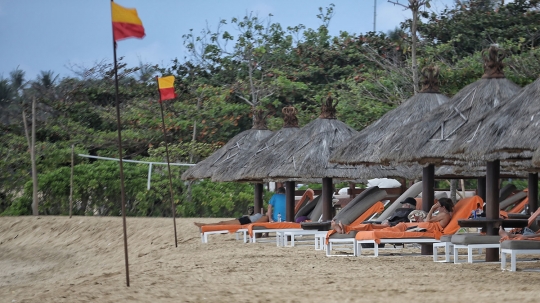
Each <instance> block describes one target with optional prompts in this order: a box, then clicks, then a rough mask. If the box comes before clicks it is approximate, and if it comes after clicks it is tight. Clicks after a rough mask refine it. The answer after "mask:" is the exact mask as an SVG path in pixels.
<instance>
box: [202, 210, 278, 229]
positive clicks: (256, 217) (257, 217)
mask: <svg viewBox="0 0 540 303" xmlns="http://www.w3.org/2000/svg"><path fill="white" fill-rule="evenodd" d="M253 212H254V211H253V206H250V207H248V215H245V216H242V217H240V218H238V219H233V220H226V221H220V222H217V223H199V222H193V224H195V226H197V227H203V226H206V225H246V224H251V223H255V222H268V216H263V215H262V214H260V213H256V214H254V213H253Z"/></svg>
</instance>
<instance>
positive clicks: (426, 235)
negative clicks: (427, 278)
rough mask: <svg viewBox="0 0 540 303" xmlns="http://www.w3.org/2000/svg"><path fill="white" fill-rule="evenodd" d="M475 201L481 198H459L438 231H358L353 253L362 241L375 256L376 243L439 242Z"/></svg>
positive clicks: (357, 251)
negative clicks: (372, 250) (450, 216)
mask: <svg viewBox="0 0 540 303" xmlns="http://www.w3.org/2000/svg"><path fill="white" fill-rule="evenodd" d="M477 203H483V201H482V199H481V198H480V197H479V196H473V197H469V198H464V199H462V200H460V201H459V202H458V203H457V204H456V205H455V207H454V213H453V215H452V220H450V222H449V223H448V225H447V226H446V227H445V228H444V229H443V230H442V231H438V230H436V229H429V230H428V231H426V232H408V231H394V230H392V229H389V230H388V229H387V230H385V229H379V230H371V231H359V232H358V233H357V234H356V236H355V238H354V239H355V242H354V246H355V248H354V252H355V255H357V256H359V255H361V244H362V243H372V244H373V245H374V254H375V256H378V244H380V243H384V244H386V243H391V244H395V243H422V244H429V243H431V244H433V243H439V242H440V238H441V236H442V235H452V234H455V233H456V232H457V231H458V230H459V225H458V224H457V221H458V220H460V219H465V218H468V217H469V214H470V213H471V212H472V210H474V209H476V205H477ZM424 223H425V222H424ZM417 225H419V226H420V225H422V223H418V224H417ZM428 226H429V225H428ZM439 228H440V226H439ZM327 251H328V248H327ZM327 255H328V253H327Z"/></svg>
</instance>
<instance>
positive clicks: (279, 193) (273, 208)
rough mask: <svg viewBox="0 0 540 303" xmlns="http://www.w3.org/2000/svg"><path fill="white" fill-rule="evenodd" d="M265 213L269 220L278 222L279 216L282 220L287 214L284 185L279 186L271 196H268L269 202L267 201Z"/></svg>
mask: <svg viewBox="0 0 540 303" xmlns="http://www.w3.org/2000/svg"><path fill="white" fill-rule="evenodd" d="M266 215H267V216H268V221H269V222H278V221H279V218H278V217H281V221H282V222H284V221H285V218H286V217H287V214H286V202H285V188H284V187H279V188H278V189H277V190H276V193H275V194H274V195H273V196H272V198H270V202H268V212H267V214H266Z"/></svg>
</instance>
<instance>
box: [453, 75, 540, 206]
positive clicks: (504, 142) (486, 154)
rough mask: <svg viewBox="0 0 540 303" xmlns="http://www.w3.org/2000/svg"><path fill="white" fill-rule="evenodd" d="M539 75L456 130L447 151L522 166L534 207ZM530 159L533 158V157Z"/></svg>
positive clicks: (538, 143)
mask: <svg viewBox="0 0 540 303" xmlns="http://www.w3.org/2000/svg"><path fill="white" fill-rule="evenodd" d="M539 112H540V79H537V80H536V81H534V82H533V83H531V84H529V85H527V86H525V87H524V88H523V89H521V90H520V91H519V92H518V93H517V94H516V95H515V96H513V97H511V98H509V99H508V100H507V101H506V102H504V103H502V104H500V105H498V106H496V107H495V108H493V109H492V110H491V111H489V112H487V113H485V114H484V115H482V116H481V117H479V118H478V119H477V121H476V125H478V126H476V127H475V125H468V126H467V127H464V128H463V130H461V132H460V140H456V141H455V142H454V143H453V144H452V146H451V149H450V151H451V152H452V153H454V156H456V157H458V158H460V159H463V160H466V161H471V162H474V163H476V164H481V165H485V164H486V162H487V163H490V162H495V161H501V166H502V167H503V168H507V169H511V168H512V167H513V169H515V170H520V169H521V170H526V171H529V172H531V173H530V174H529V185H530V188H529V208H530V210H531V211H535V210H536V209H537V208H538V201H537V195H536V194H534V193H537V191H538V174H537V172H538V171H540V168H538V167H534V166H533V164H532V162H531V159H532V158H533V153H535V151H536V150H537V148H538V147H540V117H539V114H538V113H539ZM533 162H534V159H533Z"/></svg>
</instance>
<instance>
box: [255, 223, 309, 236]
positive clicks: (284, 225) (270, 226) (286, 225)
mask: <svg viewBox="0 0 540 303" xmlns="http://www.w3.org/2000/svg"><path fill="white" fill-rule="evenodd" d="M256 226H260V227H264V228H267V229H287V228H302V226H301V225H300V223H295V222H261V223H252V224H248V225H247V229H248V233H249V235H250V236H251V237H253V227H256Z"/></svg>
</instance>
